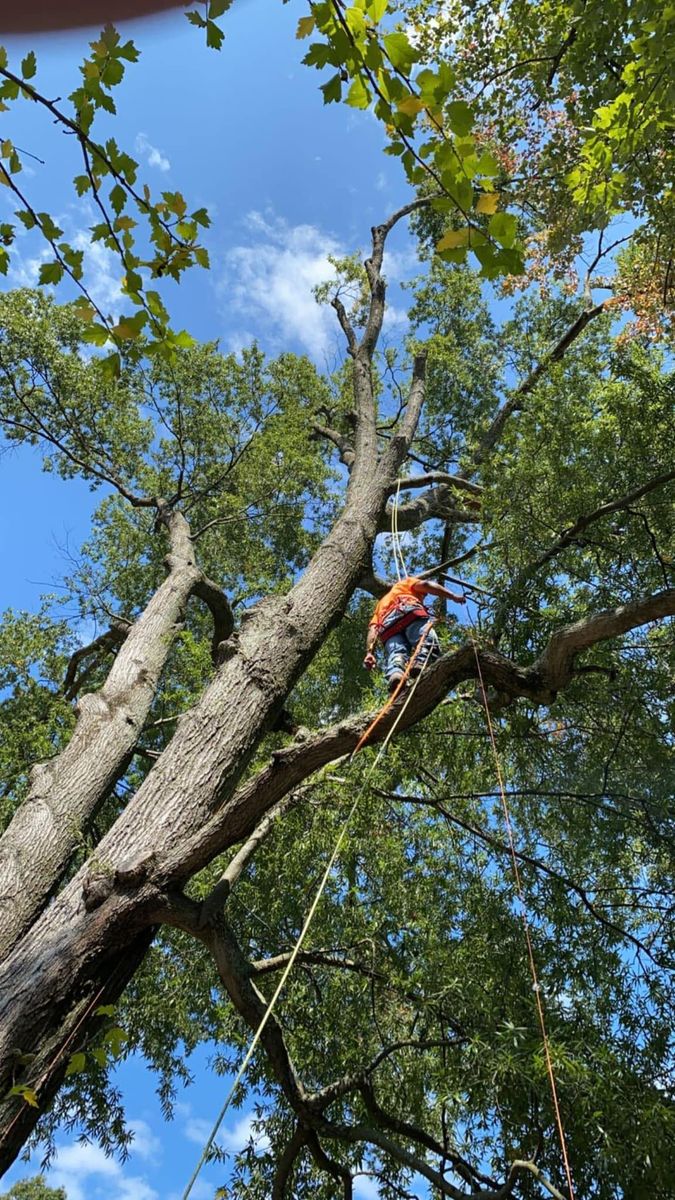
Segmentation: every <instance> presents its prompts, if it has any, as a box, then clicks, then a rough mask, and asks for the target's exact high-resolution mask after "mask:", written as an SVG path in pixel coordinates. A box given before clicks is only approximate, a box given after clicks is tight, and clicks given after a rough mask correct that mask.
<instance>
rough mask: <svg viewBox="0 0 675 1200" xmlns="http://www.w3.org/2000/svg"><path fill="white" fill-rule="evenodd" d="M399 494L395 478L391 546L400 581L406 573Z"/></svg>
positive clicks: (399, 488)
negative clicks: (399, 521) (399, 527)
mask: <svg viewBox="0 0 675 1200" xmlns="http://www.w3.org/2000/svg"><path fill="white" fill-rule="evenodd" d="M400 494H401V480H400V479H397V480H396V495H395V497H394V503H393V504H392V506H391V548H392V550H393V553H394V563H395V566H396V577H397V579H398V581H399V583H400V581H401V579H403V578H404V577H405V576H406V575H407V574H408V572H407V570H406V565H405V562H404V560H403V554H402V551H401V537H400V534H399V531H398V502H399V496H400Z"/></svg>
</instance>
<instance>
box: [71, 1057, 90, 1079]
mask: <svg viewBox="0 0 675 1200" xmlns="http://www.w3.org/2000/svg"><path fill="white" fill-rule="evenodd" d="M86 1064H87V1056H86V1054H82V1052H81V1051H80V1052H78V1053H77V1054H71V1056H70V1058H69V1059H68V1066H67V1067H66V1079H67V1078H68V1076H69V1075H79V1073H80V1071H84V1068H85V1066H86Z"/></svg>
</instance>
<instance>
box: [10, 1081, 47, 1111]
mask: <svg viewBox="0 0 675 1200" xmlns="http://www.w3.org/2000/svg"><path fill="white" fill-rule="evenodd" d="M9 1094H10V1096H20V1097H21V1099H22V1100H25V1101H26V1104H30V1106H31V1108H39V1107H40V1105H39V1104H38V1098H37V1094H36V1092H35V1091H34V1089H33V1088H32V1087H28V1085H27V1084H25V1083H17V1084H15V1086H14V1087H13V1088H10V1091H9Z"/></svg>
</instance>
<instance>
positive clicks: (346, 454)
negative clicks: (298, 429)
mask: <svg viewBox="0 0 675 1200" xmlns="http://www.w3.org/2000/svg"><path fill="white" fill-rule="evenodd" d="M312 428H313V430H314V434H313V435H312V436H313V437H314V436H315V437H322V438H325V439H326V441H327V442H332V443H333V445H334V446H336V447H337V449H338V450H339V452H340V461H341V462H342V463H344V465H345V466H346V468H347V470H348V471H351V469H352V467H353V466H354V460H355V458H356V454H355V451H354V447H353V446H352V444H351V442H350V441H349V439H348V438H346V437H344V436H343V435H342V434H341V433H338V431H337V430H336V429H329V427H328V426H327V425H320V424H319V422H318V421H314V422H313V425H312Z"/></svg>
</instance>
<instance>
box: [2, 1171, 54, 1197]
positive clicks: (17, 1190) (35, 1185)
mask: <svg viewBox="0 0 675 1200" xmlns="http://www.w3.org/2000/svg"><path fill="white" fill-rule="evenodd" d="M2 1200H67V1196H66V1193H65V1191H64V1189H63V1188H52V1187H48V1186H47V1184H46V1183H45V1178H44V1175H34V1176H33V1178H32V1179H25V1180H23V1181H22V1182H21V1183H15V1184H13V1186H12V1187H11V1188H10V1189H9V1191H8V1192H3V1195H2Z"/></svg>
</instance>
